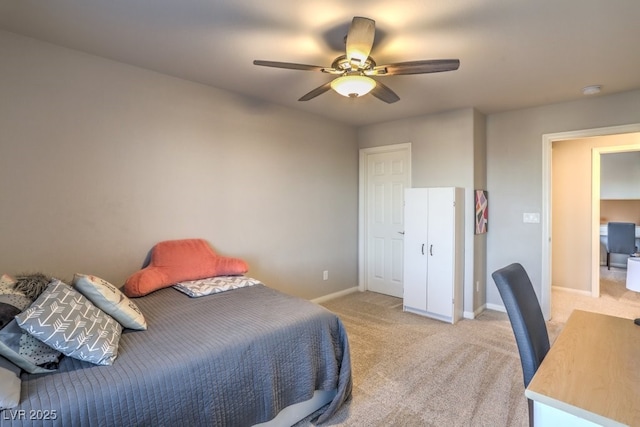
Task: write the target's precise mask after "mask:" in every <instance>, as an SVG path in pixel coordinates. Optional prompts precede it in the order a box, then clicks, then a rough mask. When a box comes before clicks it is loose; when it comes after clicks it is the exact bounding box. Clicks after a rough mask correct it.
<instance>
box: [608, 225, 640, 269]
mask: <svg viewBox="0 0 640 427" xmlns="http://www.w3.org/2000/svg"><path fill="white" fill-rule="evenodd" d="M635 251H636V225H635V224H634V223H632V222H610V223H608V224H607V270H611V254H625V255H631V254H633V253H634V252H635Z"/></svg>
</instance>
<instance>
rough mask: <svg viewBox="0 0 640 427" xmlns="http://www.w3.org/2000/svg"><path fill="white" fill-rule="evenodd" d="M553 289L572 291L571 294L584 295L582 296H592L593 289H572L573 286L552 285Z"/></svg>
mask: <svg viewBox="0 0 640 427" xmlns="http://www.w3.org/2000/svg"><path fill="white" fill-rule="evenodd" d="M551 290H552V291H559V292H567V293H571V294H577V295H582V296H585V297H590V296H591V291H583V290H581V289H572V288H563V287H560V286H551Z"/></svg>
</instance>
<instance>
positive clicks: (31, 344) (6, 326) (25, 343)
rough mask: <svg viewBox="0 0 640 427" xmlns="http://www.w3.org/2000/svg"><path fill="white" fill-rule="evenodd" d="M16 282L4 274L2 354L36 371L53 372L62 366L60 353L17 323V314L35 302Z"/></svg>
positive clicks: (0, 287)
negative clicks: (15, 317)
mask: <svg viewBox="0 0 640 427" xmlns="http://www.w3.org/2000/svg"><path fill="white" fill-rule="evenodd" d="M15 284H16V281H15V280H14V279H13V278H12V277H10V276H8V275H6V274H3V275H2V276H0V319H1V321H0V355H2V356H4V357H6V358H7V359H9V360H10V361H11V362H13V363H14V364H16V365H17V366H19V367H20V368H22V369H24V370H25V371H27V372H29V373H32V374H40V373H44V372H51V371H53V370H55V369H57V367H58V362H59V360H60V352H59V351H57V350H54V349H52V348H51V347H49V346H48V345H46V344H45V343H43V342H41V341H38V340H37V339H35V338H33V337H32V336H30V335H29V334H27V333H26V332H25V331H23V330H22V329H21V328H20V327H19V326H18V324H17V323H16V321H15V319H14V316H15V315H17V314H20V312H22V311H24V310H25V309H26V308H27V307H29V305H30V304H31V303H32V301H31V299H29V298H27V297H26V296H25V295H24V293H23V292H20V291H18V290H16V288H15Z"/></svg>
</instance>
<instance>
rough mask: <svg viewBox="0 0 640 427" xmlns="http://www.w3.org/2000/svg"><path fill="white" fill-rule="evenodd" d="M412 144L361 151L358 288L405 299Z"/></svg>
mask: <svg viewBox="0 0 640 427" xmlns="http://www.w3.org/2000/svg"><path fill="white" fill-rule="evenodd" d="M408 187H411V144H410V143H405V144H395V145H386V146H381V147H373V148H363V149H361V150H360V184H359V217H360V218H359V221H358V222H359V224H360V225H359V236H360V238H359V251H358V264H359V266H358V282H359V283H358V287H359V289H360V290H361V291H365V290H370V291H373V292H379V293H383V294H386V295H391V296H394V297H398V298H402V293H403V271H402V269H403V259H404V254H403V242H404V235H403V233H404V218H403V216H404V189H405V188H408Z"/></svg>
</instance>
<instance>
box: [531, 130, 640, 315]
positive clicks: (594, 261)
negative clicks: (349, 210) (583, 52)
mask: <svg viewBox="0 0 640 427" xmlns="http://www.w3.org/2000/svg"><path fill="white" fill-rule="evenodd" d="M634 132H640V124H633V125H626V126H613V127H607V128H598V129H586V130H580V131H572V132H562V133H556V134H546V135H543V140H542V150H543V156H542V161H543V165H542V166H543V188H542V193H543V197H542V216H543V221H542V287H541V291H542V292H541V296H540V299H541V306H542V311H543V314H544V316H545V318H546V319H549V318H550V316H551V284H552V283H551V282H552V280H551V277H552V252H551V248H552V245H551V242H552V229H551V219H552V217H551V211H552V203H551V199H552V168H551V160H552V145H553V143H555V142H560V141H568V140H576V139H585V138H591V137H598V136H609V135H617V134H627V133H634ZM631 147H632V146H625V147H624V148H623V149H621V151H632V150H634V148H631ZM614 148H615V147H594V148H593V149H592V161H591V163H592V165H591V166H592V172H591V180H592V189H591V191H592V192H591V212H590V216H591V218H590V221H589V223H590V229H591V238H590V245H591V254H590V258H591V261H590V266H591V269H590V270H591V271H590V281H591V293H592V296H598V295H599V265H600V262H599V260H600V203H599V202H600V200H599V199H600V166H599V165H600V163H599V162H600V154H601V153H602V152H606V150H605V149H609V150H612V149H614ZM637 149H640V145H639V146H638V148H637ZM596 168H597V170H596ZM594 293H595V295H594Z"/></svg>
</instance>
